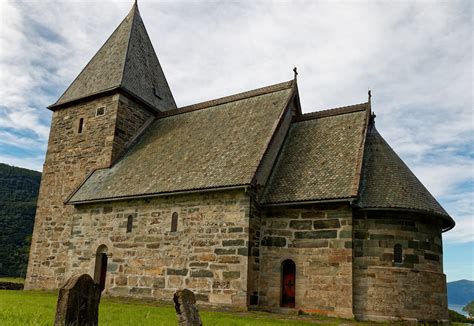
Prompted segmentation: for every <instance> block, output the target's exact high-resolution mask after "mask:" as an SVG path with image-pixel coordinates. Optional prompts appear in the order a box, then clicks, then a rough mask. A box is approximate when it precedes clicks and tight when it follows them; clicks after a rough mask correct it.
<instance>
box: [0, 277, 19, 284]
mask: <svg viewBox="0 0 474 326" xmlns="http://www.w3.org/2000/svg"><path fill="white" fill-rule="evenodd" d="M0 282H9V283H19V284H25V279H24V278H21V277H7V276H5V277H3V276H0Z"/></svg>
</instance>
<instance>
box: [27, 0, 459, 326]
mask: <svg viewBox="0 0 474 326" xmlns="http://www.w3.org/2000/svg"><path fill="white" fill-rule="evenodd" d="M49 109H50V110H51V111H52V112H53V117H52V124H51V133H50V137H49V143H48V149H47V154H46V160H45V163H44V170H43V178H42V181H41V189H40V195H39V200H38V208H37V213H36V221H35V226H34V233H33V239H32V245H31V252H30V259H29V266H28V275H27V280H26V288H27V289H57V288H58V287H60V286H62V285H63V284H64V282H65V281H66V280H67V279H68V278H69V277H70V276H71V275H74V274H77V273H88V274H90V275H91V276H92V277H93V278H94V279H95V280H96V282H97V283H99V284H100V285H101V287H102V289H103V293H104V295H110V296H132V297H139V298H154V299H156V300H167V301H169V300H171V298H172V295H173V293H174V292H175V291H176V290H177V289H182V288H188V289H190V290H192V291H194V292H195V293H196V295H197V299H198V303H199V304H201V305H217V306H228V307H233V308H238V309H262V310H274V311H281V310H292V309H295V310H302V311H305V312H310V313H320V314H325V315H329V316H341V317H355V318H358V319H373V320H377V319H382V320H387V319H411V320H429V321H434V320H446V319H448V314H447V298H446V278H445V275H444V274H443V263H442V262H443V256H442V233H443V232H445V231H447V230H449V229H451V228H453V226H454V221H453V219H452V218H451V217H450V216H449V214H448V213H447V212H446V211H445V210H444V209H443V208H442V207H441V206H440V204H439V203H438V202H437V201H436V200H435V199H434V198H433V196H432V195H431V194H430V193H429V192H428V191H427V189H426V188H425V187H424V186H423V185H422V184H421V183H420V181H419V180H418V179H417V178H416V177H415V175H414V174H413V173H412V172H411V171H410V170H409V169H408V167H407V166H406V165H405V164H404V163H403V162H402V161H401V159H400V158H399V157H398V156H397V154H396V153H395V152H394V151H393V150H392V149H391V148H390V146H389V145H388V144H387V143H386V142H385V140H384V139H383V138H382V137H381V135H380V134H379V133H378V131H377V129H376V128H375V123H374V118H375V116H374V115H373V113H372V112H371V101H370V96H369V100H368V102H367V103H361V104H355V105H350V106H346V107H340V108H335V109H330V110H325V111H318V112H313V113H306V114H303V113H302V110H301V106H300V101H299V95H298V85H297V80H296V76H295V79H293V80H290V81H287V82H283V83H279V84H275V85H271V86H267V87H263V88H259V89H255V90H250V91H247V92H244V93H240V94H235V95H231V96H227V97H223V98H219V99H214V100H210V101H207V102H203V103H198V104H194V105H190V106H186V107H181V108H177V107H176V104H175V101H174V99H173V94H172V92H171V90H170V88H169V86H168V83H167V81H166V78H165V75H164V73H163V70H162V68H161V66H160V63H159V61H158V58H157V56H156V54H155V51H154V49H153V46H152V44H151V41H150V39H149V37H148V34H147V31H146V29H145V26H144V24H143V21H142V19H141V17H140V13H139V10H138V7H137V5H136V4H135V5H134V6H133V8H132V9H131V11H130V13H129V14H128V15H127V16H126V17H125V19H124V20H123V21H122V23H121V24H120V25H119V26H118V27H117V29H116V30H115V31H114V32H113V33H112V35H111V36H110V37H109V38H108V39H107V41H106V42H105V44H104V45H103V46H102V47H101V48H100V49H99V51H98V52H97V53H96V54H95V56H94V57H93V58H92V59H91V60H90V62H89V63H88V64H87V65H86V67H85V68H84V69H83V70H82V71H81V73H80V74H79V75H78V76H77V78H76V79H75V80H74V81H73V82H72V84H71V85H70V86H69V87H68V88H67V89H66V91H65V92H64V93H63V95H62V96H61V97H60V98H59V99H58V100H57V102H56V103H54V104H53V105H51V106H50V107H49Z"/></svg>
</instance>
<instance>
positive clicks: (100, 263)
mask: <svg viewBox="0 0 474 326" xmlns="http://www.w3.org/2000/svg"><path fill="white" fill-rule="evenodd" d="M107 260H108V258H107V246H106V245H101V246H99V248H97V252H96V255H95V270H94V281H95V283H97V284H99V285H100V291H103V290H104V289H105V278H106V276H107Z"/></svg>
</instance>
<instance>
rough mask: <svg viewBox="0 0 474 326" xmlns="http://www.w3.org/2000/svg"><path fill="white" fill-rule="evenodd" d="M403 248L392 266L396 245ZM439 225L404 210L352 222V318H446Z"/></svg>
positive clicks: (363, 216)
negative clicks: (399, 257) (400, 255)
mask: <svg viewBox="0 0 474 326" xmlns="http://www.w3.org/2000/svg"><path fill="white" fill-rule="evenodd" d="M395 244H401V246H402V248H403V261H402V263H396V262H394V254H393V253H394V246H395ZM442 261H443V259H442V242H441V221H439V220H438V219H436V218H432V217H429V216H426V215H417V214H413V213H407V212H383V211H370V212H366V213H364V212H360V213H358V214H356V215H355V219H354V314H355V315H356V317H357V318H359V319H387V318H390V317H392V318H395V319H397V318H403V319H418V320H446V319H447V297H446V277H445V275H444V274H443V270H442V268H443V263H442Z"/></svg>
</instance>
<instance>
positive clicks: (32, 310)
mask: <svg viewBox="0 0 474 326" xmlns="http://www.w3.org/2000/svg"><path fill="white" fill-rule="evenodd" d="M56 301H57V294H56V293H49V292H36V291H7V290H0V325H2V326H17V325H35V326H36V325H41V326H42V325H52V324H53V321H54V314H55V308H56ZM200 315H201V319H202V321H203V324H204V325H206V326H211V325H225V326H234V325H236V326H238V325H259V326H265V325H290V326H291V325H311V324H313V325H314V324H315V323H317V324H323V325H339V324H341V323H344V324H352V323H355V322H354V321H351V320H340V319H333V318H325V317H314V316H296V315H280V314H271V313H265V312H235V313H230V312H216V311H211V310H205V309H204V308H201V309H200ZM99 324H100V325H101V326H102V325H114V326H119V325H139V326H147V325H166V326H168V325H176V324H177V322H176V313H175V310H174V307H173V306H171V305H163V304H161V305H160V304H157V303H144V302H141V301H138V300H123V299H116V298H102V300H101V303H100V308H99Z"/></svg>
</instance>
